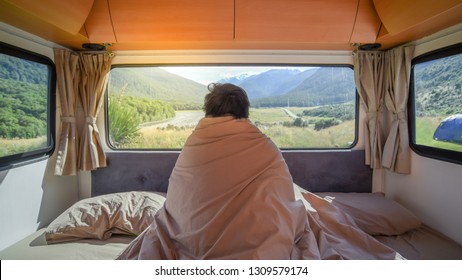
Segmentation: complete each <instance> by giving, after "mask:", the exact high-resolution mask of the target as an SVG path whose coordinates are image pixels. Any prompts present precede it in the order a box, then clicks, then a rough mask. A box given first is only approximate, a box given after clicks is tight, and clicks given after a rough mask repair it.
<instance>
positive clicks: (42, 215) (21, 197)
mask: <svg viewBox="0 0 462 280" xmlns="http://www.w3.org/2000/svg"><path fill="white" fill-rule="evenodd" d="M0 38H1V41H3V42H5V43H8V44H11V45H15V46H18V47H20V48H23V49H28V50H30V51H33V52H35V53H39V54H42V55H45V56H48V57H50V58H51V59H53V48H52V45H51V44H48V43H47V42H44V41H43V40H41V39H40V38H37V37H34V36H31V35H29V34H27V33H24V32H22V31H19V30H17V29H13V28H11V27H9V26H7V25H4V24H0ZM55 162H56V157H55V156H54V155H53V156H52V157H50V158H49V159H43V160H40V161H36V162H34V163H30V164H26V165H23V166H19V167H16V168H13V169H10V170H5V171H0V224H1V225H2V231H1V232H0V250H2V249H4V248H5V247H7V246H9V245H11V244H13V243H15V242H17V241H19V240H20V239H22V238H24V237H25V236H27V235H29V234H31V233H33V232H34V231H36V230H37V229H39V228H41V227H44V226H46V225H48V224H49V223H50V222H51V221H52V220H53V219H54V218H56V217H57V216H58V215H59V214H60V213H62V212H63V211H64V210H65V209H66V208H67V207H69V206H70V205H71V204H73V203H74V202H75V201H77V199H78V179H77V177H76V176H72V177H58V176H55V175H54V173H53V172H54V164H55Z"/></svg>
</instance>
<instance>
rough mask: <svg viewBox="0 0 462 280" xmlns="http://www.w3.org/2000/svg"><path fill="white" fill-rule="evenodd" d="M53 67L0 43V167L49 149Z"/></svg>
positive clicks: (34, 156)
mask: <svg viewBox="0 0 462 280" xmlns="http://www.w3.org/2000/svg"><path fill="white" fill-rule="evenodd" d="M54 84H55V74H54V66H53V63H52V61H51V60H49V59H48V58H46V57H43V56H39V55H35V54H33V53H30V52H28V51H25V50H22V49H18V48H15V47H13V46H10V45H7V44H4V43H0V168H8V167H10V166H11V165H12V164H15V163H19V162H25V161H27V160H30V159H32V158H38V157H42V156H44V155H47V154H49V153H50V152H51V151H52V150H53V145H54V144H53V137H52V135H53V134H52V132H53V127H54V125H53V124H54V117H53V116H54V106H53V105H54V102H53V100H54V98H53V95H54Z"/></svg>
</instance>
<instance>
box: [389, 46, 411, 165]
mask: <svg viewBox="0 0 462 280" xmlns="http://www.w3.org/2000/svg"><path fill="white" fill-rule="evenodd" d="M413 55H414V47H413V46H410V47H399V48H395V49H392V50H390V51H388V52H387V53H386V57H387V75H386V77H387V87H386V94H385V104H386V106H387V109H388V111H389V112H390V113H391V114H392V116H393V120H392V123H391V127H390V131H389V134H388V138H387V141H386V142H385V146H384V149H383V158H382V166H383V167H386V168H388V169H390V170H391V171H393V172H398V173H404V174H408V173H410V147H409V133H408V125H407V101H408V96H409V83H410V77H411V59H412V57H413Z"/></svg>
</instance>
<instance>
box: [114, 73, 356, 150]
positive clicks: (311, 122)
mask: <svg viewBox="0 0 462 280" xmlns="http://www.w3.org/2000/svg"><path fill="white" fill-rule="evenodd" d="M212 82H218V83H234V84H236V85H238V86H241V87H242V88H244V89H245V91H246V92H247V94H248V96H249V99H250V103H251V109H250V120H251V121H252V122H253V123H254V124H255V125H256V126H257V127H259V129H260V130H261V131H262V132H263V133H265V134H266V135H268V136H269V137H270V138H271V139H272V140H273V141H274V142H275V143H276V145H278V146H279V147H280V148H282V149H346V148H350V147H352V146H353V145H354V144H355V142H356V118H357V97H356V96H357V95H356V88H355V84H354V77H353V69H352V68H351V67H347V66H335V67H334V66H329V67H320V66H299V65H287V66H281V65H276V66H269V65H260V66H255V65H254V66H250V65H226V66H223V65H209V66H203V65H202V66H198V65H185V66H142V67H140V66H118V67H114V68H113V69H112V70H111V72H110V77H109V85H108V100H107V101H108V102H107V121H108V125H107V127H108V130H109V131H108V133H107V135H108V143H109V145H110V146H111V147H113V148H116V149H181V148H182V147H183V145H184V143H185V141H186V138H187V137H188V136H189V135H190V134H191V132H192V130H193V129H194V127H195V126H196V124H197V122H198V121H199V120H200V119H201V118H202V117H204V112H203V111H202V106H203V100H204V96H205V95H206V94H207V92H208V90H207V85H208V84H210V83H212Z"/></svg>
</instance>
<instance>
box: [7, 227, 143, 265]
mask: <svg viewBox="0 0 462 280" xmlns="http://www.w3.org/2000/svg"><path fill="white" fill-rule="evenodd" d="M133 239H134V237H131V236H128V235H113V236H112V237H111V238H109V239H107V240H104V241H103V240H97V239H81V240H76V241H72V242H63V243H58V244H47V242H46V240H45V228H43V229H40V230H38V231H36V232H35V233H33V234H31V235H29V236H28V237H26V238H24V239H22V240H21V241H19V242H17V243H15V244H14V245H12V246H10V247H8V248H6V249H4V250H3V251H0V259H2V260H113V259H115V258H116V256H117V255H118V254H119V253H120V252H121V251H122V250H123V249H124V248H125V247H126V246H127V245H128V244H129V243H130V242H131V241H132V240H133Z"/></svg>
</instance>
